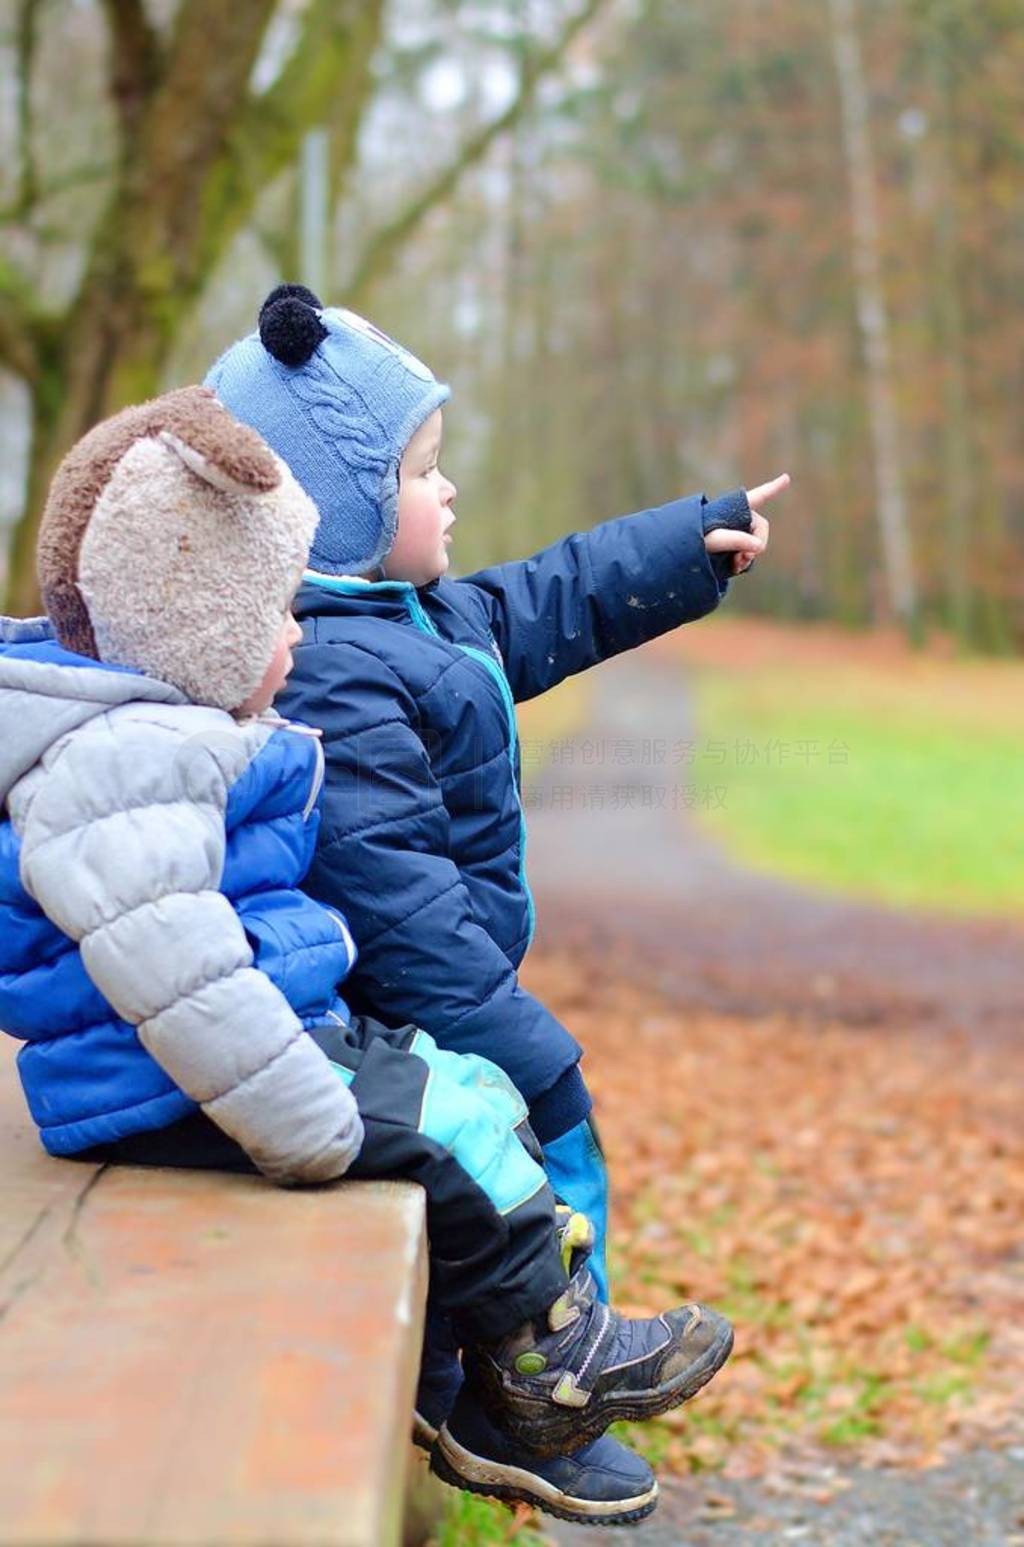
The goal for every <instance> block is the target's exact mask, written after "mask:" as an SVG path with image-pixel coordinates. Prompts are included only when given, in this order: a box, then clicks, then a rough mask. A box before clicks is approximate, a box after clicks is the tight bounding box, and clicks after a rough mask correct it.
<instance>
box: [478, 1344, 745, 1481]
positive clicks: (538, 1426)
mask: <svg viewBox="0 0 1024 1547" xmlns="http://www.w3.org/2000/svg"><path fill="white" fill-rule="evenodd" d="M732 1345H733V1330H732V1328H731V1327H730V1326H729V1325H728V1323H726V1324H725V1332H724V1333H723V1335H722V1337H721V1338H720V1339H719V1340H718V1342H717V1343H712V1344H711V1346H710V1347H709V1348H708V1349H706V1350H705V1352H704V1354H703V1355H702V1356H701V1358H700V1359H698V1360H697V1361H696V1362H695V1363H694V1364H691V1365H690V1366H689V1367H688V1368H687V1369H686V1370H683V1371H682V1372H681V1373H680V1374H679V1375H677V1376H676V1378H675V1379H674V1380H672V1381H669V1382H666V1383H665V1384H664V1385H662V1386H655V1387H653V1388H652V1389H651V1390H649V1391H644V1392H639V1391H632V1392H628V1393H627V1392H624V1393H623V1394H622V1395H621V1396H616V1395H615V1394H614V1392H609V1393H608V1395H607V1396H605V1397H602V1398H599V1399H595V1401H594V1405H593V1411H590V1410H589V1405H588V1407H576V1408H565V1409H562V1408H559V1407H557V1406H556V1404H555V1403H553V1402H552V1403H549V1404H548V1405H547V1411H546V1413H545V1415H544V1417H543V1418H540V1417H539V1416H538V1413H537V1411H536V1404H535V1405H534V1410H533V1411H532V1412H529V1413H528V1414H526V1415H525V1416H523V1415H521V1414H519V1413H517V1412H516V1411H515V1407H514V1405H513V1404H512V1403H510V1402H509V1400H508V1397H507V1394H506V1393H505V1392H504V1390H503V1389H502V1388H501V1387H500V1386H492V1385H491V1384H490V1382H488V1381H487V1380H484V1381H482V1382H481V1383H480V1386H479V1388H478V1389H479V1392H480V1396H481V1398H482V1400H483V1402H484V1405H485V1406H486V1407H487V1408H488V1410H489V1412H490V1414H491V1416H492V1418H493V1419H494V1421H495V1422H496V1423H500V1425H501V1427H502V1428H503V1429H504V1430H505V1433H506V1434H508V1435H510V1436H511V1437H512V1438H513V1439H514V1440H515V1441H516V1442H517V1444H520V1445H522V1446H524V1447H525V1449H527V1450H531V1451H533V1453H534V1455H537V1456H542V1457H543V1456H559V1455H567V1454H569V1453H570V1452H572V1451H574V1450H579V1449H580V1447H581V1446H583V1445H587V1444H589V1443H590V1441H591V1440H596V1439H600V1437H601V1435H602V1434H604V1432H605V1430H606V1429H608V1428H609V1427H610V1426H611V1425H612V1424H613V1423H619V1422H621V1421H623V1420H627V1421H629V1422H632V1423H646V1422H647V1421H648V1419H651V1418H658V1417H659V1416H660V1415H661V1414H662V1413H667V1412H669V1411H670V1410H671V1409H672V1408H673V1407H681V1406H682V1405H683V1403H684V1402H689V1401H690V1399H691V1398H692V1397H695V1396H696V1395H697V1393H698V1391H701V1390H702V1389H703V1388H704V1387H705V1386H706V1385H707V1383H708V1381H709V1380H711V1378H712V1376H714V1375H717V1374H718V1371H719V1370H720V1369H721V1368H722V1366H723V1364H724V1363H725V1361H726V1360H727V1359H728V1357H729V1355H730V1354H731V1353H732ZM563 1413H564V1417H562V1416H561V1415H562V1414H563ZM556 1415H558V1416H556Z"/></svg>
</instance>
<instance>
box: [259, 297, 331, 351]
mask: <svg viewBox="0 0 1024 1547" xmlns="http://www.w3.org/2000/svg"><path fill="white" fill-rule="evenodd" d="M322 310H323V305H322V302H321V301H320V300H319V299H318V297H317V296H315V295H314V294H313V292H312V290H307V289H306V287H305V285H278V286H277V288H276V289H274V290H272V291H271V292H270V294H269V295H268V296H267V299H266V300H265V301H264V303H263V305H262V306H261V307H260V320H259V329H260V340H261V342H262V344H263V347H264V349H266V350H267V351H268V352H269V353H270V354H272V355H273V356H274V359H275V360H280V361H281V364H282V365H305V363H306V361H307V360H308V359H309V357H310V355H311V354H312V353H313V351H314V349H315V348H316V347H317V345H318V344H320V343H322V342H323V340H324V339H325V338H326V337H327V329H326V328H325V327H324V325H323V323H322V322H321V321H320V318H319V317H318V316H317V312H319V311H322Z"/></svg>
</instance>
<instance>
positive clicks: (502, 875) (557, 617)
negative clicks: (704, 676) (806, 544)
mask: <svg viewBox="0 0 1024 1547" xmlns="http://www.w3.org/2000/svg"><path fill="white" fill-rule="evenodd" d="M726 498H728V497H726ZM724 503H725V502H724V501H723V505H724ZM744 503H745V502H744ZM706 504H707V502H706V501H705V500H703V499H702V497H693V498H689V499H681V500H675V501H673V502H672V503H671V504H668V505H663V506H660V507H658V508H657V509H654V510H646V511H641V512H640V513H639V514H637V515H632V516H624V517H622V518H620V519H619V520H616V521H609V522H607V523H605V524H604V525H602V526H598V527H596V528H594V529H593V530H592V531H589V532H583V533H577V534H576V535H575V536H572V537H567V538H565V539H564V540H562V541H560V542H556V543H554V544H553V545H552V546H551V547H550V548H546V549H545V550H544V551H543V552H541V553H539V554H537V555H536V556H535V557H533V558H530V559H525V560H521V561H517V562H514V563H509V564H501V565H498V566H496V567H495V568H492V569H487V570H482V571H480V572H479V573H478V574H475V575H470V576H468V577H467V578H465V579H460V580H450V579H442V580H440V581H436V582H435V583H434V584H432V585H429V586H426V587H423V588H421V589H416V588H415V587H414V586H412V585H410V584H408V583H407V582H404V581H379V582H375V583H370V582H367V581H365V580H356V579H351V580H349V579H337V578H334V577H331V576H325V575H313V574H307V577H306V583H305V584H304V585H303V587H302V588H301V590H300V592H299V596H298V599H297V602H296V607H295V612H296V616H297V617H298V618H299V619H300V621H301V622H302V625H303V636H304V637H303V644H302V645H301V646H300V647H299V648H298V650H297V651H296V654H295V670H294V672H293V674H292V676H291V679H290V680H289V683H288V685H287V687H286V688H285V691H284V694H283V695H282V698H281V699H280V700H279V707H280V708H281V709H282V711H283V712H284V713H286V714H287V715H288V716H289V717H292V718H295V719H298V720H303V721H305V722H306V723H307V724H310V725H318V726H321V727H322V728H323V731H324V751H325V753H326V759H327V772H326V782H325V799H324V816H323V825H322V828H321V833H320V838H319V842H318V846H317V854H316V858H315V860H314V863H313V867H312V869H311V871H310V874H309V877H308V879H307V881H306V883H305V884H306V886H307V887H308V888H309V890H310V891H311V892H312V894H313V895H314V896H315V897H317V898H319V899H321V900H322V901H323V902H325V903H327V904H328V905H330V906H333V907H338V906H341V904H342V902H343V904H344V909H345V914H346V916H347V918H348V920H349V924H350V926H351V928H352V932H353V934H354V936H355V939H356V943H357V945H358V946H359V952H360V955H359V960H358V962H357V964H356V966H355V968H354V970H353V973H352V975H351V977H350V978H349V980H348V982H347V983H346V993H347V994H348V995H349V997H350V999H351V1000H352V1002H353V1004H354V1005H355V1006H356V1007H357V1008H359V1009H363V1010H366V1011H369V1012H372V1013H374V1014H376V1015H377V1016H379V1017H380V1018H381V1019H384V1020H388V1021H390V1022H392V1023H393V1024H399V1023H401V1022H403V1021H413V1022H415V1023H416V1024H417V1025H418V1026H421V1027H423V1028H424V1030H426V1031H428V1032H430V1033H431V1035H432V1036H433V1037H435V1038H436V1040H437V1041H438V1042H439V1043H440V1044H441V1046H443V1047H446V1048H451V1049H454V1050H455V1051H458V1052H474V1053H480V1054H483V1055H484V1056H486V1057H488V1058H490V1059H493V1060H494V1062H495V1063H497V1064H500V1065H501V1067H502V1068H504V1069H505V1070H506V1072H507V1073H508V1074H509V1075H510V1076H511V1078H512V1079H513V1081H514V1082H515V1084H516V1085H517V1086H518V1087H519V1089H520V1090H521V1091H522V1093H523V1095H524V1096H525V1098H526V1100H527V1101H528V1102H529V1103H530V1106H531V1117H532V1118H533V1121H534V1123H535V1126H536V1127H537V1130H538V1133H539V1135H540V1137H541V1139H542V1141H545V1142H546V1141H547V1140H548V1139H549V1138H554V1137H556V1136H557V1134H558V1133H561V1132H565V1131H567V1130H568V1129H569V1128H570V1127H573V1126H575V1124H576V1123H577V1122H579V1121H581V1120H582V1118H583V1117H584V1116H585V1115H586V1113H587V1111H588V1109H589V1104H590V1102H589V1096H588V1095H587V1092H586V1087H585V1086H584V1084H583V1082H582V1080H581V1078H580V1076H579V1073H578V1070H577V1068H576V1066H577V1063H578V1060H579V1057H580V1048H579V1045H578V1043H577V1042H576V1041H575V1040H574V1038H573V1037H572V1036H571V1035H570V1034H569V1032H568V1031H567V1030H566V1029H565V1027H564V1026H562V1025H561V1023H560V1022H559V1021H558V1020H557V1019H556V1017H555V1016H554V1015H553V1014H552V1013H551V1011H550V1010H548V1009H546V1008H545V1006H544V1005H543V1004H541V1003H540V1001H539V1000H537V999H536V998H534V996H533V995H532V994H529V993H527V992H526V990H525V989H523V988H522V987H521V986H520V985H519V983H518V981H517V978H516V969H517V967H518V966H519V964H520V962H521V961H522V958H523V956H524V955H525V952H526V950H527V947H528V946H529V944H530V941H531V939H532V936H533V929H534V909H533V902H532V899H531V897H530V892H529V888H528V886H527V882H526V875H525V871H524V854H525V831H524V820H523V811H522V806H521V803H520V796H519V751H518V746H517V740H516V724H515V711H514V704H515V703H516V702H522V701H523V700H526V699H530V698H534V697H535V696H536V695H537V694H538V693H544V692H546V691H547V689H548V688H551V687H554V686H555V685H556V684H557V683H559V682H561V681H562V680H563V679H564V678H565V677H568V676H571V675H572V674H573V673H575V672H579V671H583V670H584V669H585V668H586V667H588V666H593V665H594V664H595V663H596V662H598V661H602V660H605V659H607V658H608V657H610V656H613V655H616V654H618V653H619V652H620V651H622V650H628V649H630V648H632V647H633V646H634V645H639V644H642V643H643V642H644V641H645V640H648V639H652V638H654V637H655V636H656V635H658V634H663V633H665V632H666V631H667V630H669V629H672V628H675V627H676V626H677V625H678V624H681V623H687V622H690V621H691V620H693V619H695V618H700V617H702V616H704V614H706V613H708V612H711V611H712V609H713V608H715V607H716V606H717V605H718V602H719V600H720V599H721V597H722V595H723V594H724V591H725V582H724V581H722V582H720V581H719V580H718V578H716V572H715V569H714V568H713V566H712V563H711V561H710V560H709V557H708V555H707V553H706V551H705V547H704V530H705V527H706V526H707V525H708V524H709V523H708V522H707V521H706V519H705V515H704V507H705V506H706Z"/></svg>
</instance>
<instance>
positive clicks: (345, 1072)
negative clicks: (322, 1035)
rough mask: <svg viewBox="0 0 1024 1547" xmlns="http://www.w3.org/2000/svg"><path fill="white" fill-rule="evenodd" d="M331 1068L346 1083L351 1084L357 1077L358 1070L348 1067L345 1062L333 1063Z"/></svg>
mask: <svg viewBox="0 0 1024 1547" xmlns="http://www.w3.org/2000/svg"><path fill="white" fill-rule="evenodd" d="M328 1062H329V1063H330V1062H331V1061H330V1059H328ZM331 1068H332V1069H333V1070H334V1072H335V1074H336V1075H337V1076H338V1079H339V1080H342V1081H344V1083H345V1084H346V1085H351V1084H352V1081H353V1080H354V1079H355V1077H356V1071H355V1070H354V1069H346V1068H345V1065H344V1064H336V1063H331Z"/></svg>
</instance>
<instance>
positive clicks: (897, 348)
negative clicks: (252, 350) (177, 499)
mask: <svg viewBox="0 0 1024 1547" xmlns="http://www.w3.org/2000/svg"><path fill="white" fill-rule="evenodd" d="M4 6H5V10H4V15H3V22H2V32H0V124H2V134H3V142H4V145H5V147H6V152H5V154H4V156H3V158H2V159H0V215H2V227H0V425H2V456H0V514H2V521H3V526H2V533H3V546H4V548H5V550H6V552H7V555H8V576H7V592H8V595H7V602H8V607H9V608H10V609H13V610H21V611H28V610H31V609H32V608H33V607H34V605H35V596H34V582H33V578H32V547H33V542H34V521H35V519H36V518H37V515H38V510H39V505H40V501H41V498H42V495H43V492H44V490H45V486H46V483H47V481H48V478H49V475H50V472H51V471H52V467H53V465H54V462H55V460H56V459H57V458H58V457H59V456H60V454H61V453H62V452H63V451H64V450H65V449H66V447H67V445H68V444H69V443H70V442H71V441H73V440H74V439H75V438H76V437H77V436H78V435H80V434H81V433H82V432H83V431H84V430H85V429H86V428H87V427H88V426H89V425H90V424H91V423H92V422H94V421H95V420H96V419H97V418H100V417H102V416H103V415H104V414H106V413H108V412H110V411H112V410H113V409H115V408H116V407H118V406H120V405H121V404H123V403H125V402H127V401H132V400H135V399H138V398H140V397H142V396H145V395H147V394H150V393H152V392H154V391H157V390H160V389H161V388H162V387H163V386H165V385H170V384H173V383H176V382H180V381H185V380H189V379H194V378H196V377H198V376H201V374H202V373H203V371H204V370H205V368H206V366H207V365H208V364H209V362H210V360H211V359H212V358H213V356H214V355H215V353H216V352H217V351H219V349H220V348H221V347H222V346H224V345H225V344H226V343H227V342H229V341H230V340H231V339H232V338H233V337H234V336H236V335H237V334H239V333H240V332H242V331H245V330H247V329H248V328H250V327H251V326H252V325H253V321H254V318H255V312H256V308H257V305H258V302H259V300H260V298H261V297H262V295H263V293H264V292H265V290H266V289H267V288H268V287H269V286H270V285H271V284H273V283H274V282H276V281H277V280H278V279H280V278H289V279H298V278H301V279H303V280H305V281H306V282H307V283H309V284H311V285H313V286H314V288H317V289H319V290H321V291H323V292H324V293H325V298H328V299H330V300H331V301H333V302H336V303H341V302H344V303H347V304H350V305H352V306H354V307H355V308H357V309H360V310H364V311H366V312H368V313H370V314H372V315H373V317H374V319H375V320H376V321H377V322H378V323H380V324H381V325H382V326H384V327H385V328H387V329H388V330H389V331H391V332H393V333H395V334H396V335H397V336H399V337H401V338H402V339H403V341H405V342H407V343H408V344H409V345H410V346H411V347H412V348H414V349H415V350H416V351H417V352H418V353H420V354H422V355H423V356H424V357H425V358H426V359H427V360H428V361H429V363H430V364H431V365H432V366H433V367H434V368H435V370H436V371H437V372H438V374H439V375H442V376H444V377H446V378H447V379H449V380H451V381H452V382H453V383H454V385H455V387H456V395H455V397H454V400H453V403H452V406H451V409H450V411H449V414H448V430H447V452H446V457H445V462H446V466H447V469H448V471H449V472H450V473H451V474H452V476H454V477H455V479H456V481H457V482H458V484H459V489H460V499H459V505H460V511H461V513H462V514H463V517H464V519H463V520H462V522H461V523H460V527H459V545H458V554H457V557H458V561H459V563H460V565H461V566H462V567H463V568H470V567H472V566H473V565H474V564H475V563H476V562H477V561H478V560H481V559H483V558H484V557H487V558H489V559H490V558H495V557H502V556H506V555H512V554H516V553H522V552H524V551H527V550H528V549H529V548H531V547H536V546H538V545H540V544H541V543H543V542H544V541H546V540H548V539H550V538H553V537H555V536H557V535H558V534H560V533H562V532H564V531H567V530H570V529H572V528H573V527H577V526H583V525H589V524H591V523H593V522H594V521H596V520H599V519H602V518H604V517H607V516H609V515H613V514H617V513H619V512H621V511H623V510H626V509H634V508H639V507H642V506H644V505H648V504H653V503H658V502H660V501H662V500H664V499H667V498H670V497H672V496H673V495H674V494H676V493H681V492H686V491H691V490H693V489H694V488H699V487H703V488H706V489H708V491H709V492H715V491H718V490H721V489H723V488H725V487H730V486H734V485H736V484H738V483H747V484H752V483H755V482H759V481H761V480H762V479H765V478H767V477H769V476H771V475H772V474H774V473H775V472H777V471H780V470H782V469H783V468H785V469H788V470H789V471H790V472H791V473H792V474H793V477H794V484H795V489H794V494H793V495H791V496H790V497H789V498H788V499H787V501H786V502H785V509H784V510H782V509H780V511H779V515H778V520H777V522H776V528H775V534H774V544H773V546H774V557H773V561H772V562H771V563H770V564H767V565H765V566H762V570H761V572H760V573H759V578H758V583H757V584H756V585H747V586H744V587H737V588H736V589H737V592H740V591H742V595H737V597H736V601H737V602H738V604H739V605H741V606H743V607H745V608H748V609H755V608H756V609H759V610H764V611H767V612H769V613H771V614H774V615H776V616H782V617H786V618H790V619H805V618H827V619H834V620H838V621H841V622H846V623H853V624H863V625H869V624H871V623H874V622H879V621H883V622H884V621H896V622H898V623H900V624H901V625H903V626H905V627H906V628H907V630H908V631H909V633H910V634H911V635H912V636H915V635H916V636H918V637H921V636H923V635H926V634H927V633H929V632H930V631H932V630H941V631H943V632H944V633H949V634H951V635H952V636H954V637H955V638H956V639H957V640H958V641H959V642H961V643H962V644H963V645H966V646H969V647H974V648H981V649H984V650H990V651H999V652H1002V651H1008V650H1013V649H1015V648H1016V647H1019V645H1020V643H1021V641H1022V639H1024V578H1022V574H1021V568H1020V564H1019V562H1018V561H1019V559H1020V555H1021V549H1022V538H1024V434H1022V428H1021V408H1020V405H1021V400H1022V396H1024V309H1022V296H1024V200H1022V188H1024V178H1022V175H1021V174H1022V170H1024V167H1022V162H1024V129H1022V121H1024V120H1022V109H1024V17H1022V12H1021V5H1020V0H776V3H772V4H769V3H768V0H728V3H723V0H714V3H713V0H693V3H688V4H679V3H678V0H388V3H383V0H360V3H356V0H246V3H244V4H240V3H238V0H145V3H144V0H4Z"/></svg>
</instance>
